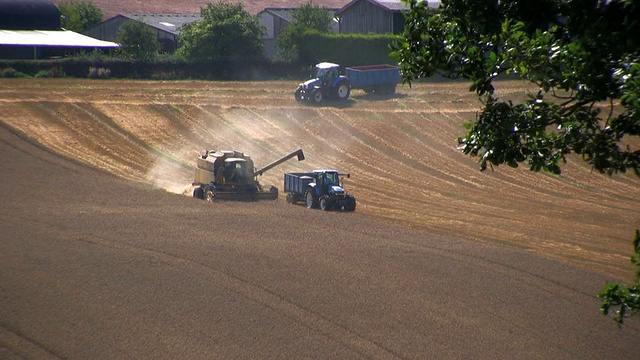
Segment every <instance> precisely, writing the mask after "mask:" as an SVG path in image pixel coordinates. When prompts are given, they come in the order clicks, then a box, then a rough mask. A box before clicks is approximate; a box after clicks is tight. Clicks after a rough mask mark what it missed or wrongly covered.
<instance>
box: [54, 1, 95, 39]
mask: <svg viewBox="0 0 640 360" xmlns="http://www.w3.org/2000/svg"><path fill="white" fill-rule="evenodd" d="M58 9H59V10H60V14H61V16H62V19H61V21H60V25H61V26H62V27H63V28H65V29H67V30H71V31H76V32H80V31H83V30H86V29H89V28H90V27H92V26H95V25H98V24H99V23H101V22H102V16H103V14H102V10H100V8H99V7H97V6H95V5H94V4H93V3H92V2H91V1H84V0H72V1H69V2H64V3H61V4H60V5H58Z"/></svg>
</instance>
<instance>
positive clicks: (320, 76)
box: [295, 62, 351, 104]
mask: <svg viewBox="0 0 640 360" xmlns="http://www.w3.org/2000/svg"><path fill="white" fill-rule="evenodd" d="M350 93H351V84H350V82H349V79H348V78H347V77H346V76H344V75H340V65H338V64H334V63H330V62H321V63H319V64H317V65H316V74H315V78H314V79H311V80H307V81H305V82H304V83H302V84H300V85H298V88H297V89H296V92H295V96H296V100H297V101H310V102H312V103H315V104H320V103H322V102H323V101H324V100H325V99H338V100H347V99H348V98H349V94H350Z"/></svg>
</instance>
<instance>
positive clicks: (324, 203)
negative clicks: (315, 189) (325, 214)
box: [320, 195, 331, 211]
mask: <svg viewBox="0 0 640 360" xmlns="http://www.w3.org/2000/svg"><path fill="white" fill-rule="evenodd" d="M320 210H322V211H329V210H331V206H330V205H329V197H328V196H327V195H322V196H321V197H320Z"/></svg>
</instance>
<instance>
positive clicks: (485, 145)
mask: <svg viewBox="0 0 640 360" xmlns="http://www.w3.org/2000/svg"><path fill="white" fill-rule="evenodd" d="M406 1H407V2H408V3H409V4H410V11H409V12H408V13H407V17H406V21H405V29H404V32H403V34H402V36H401V37H400V39H399V40H398V42H397V44H395V45H394V47H393V56H395V57H396V58H397V59H398V61H399V64H400V67H401V71H402V74H403V77H404V80H405V81H406V82H408V83H411V80H412V79H419V78H427V77H430V76H432V75H434V74H440V75H442V76H445V77H447V78H452V79H455V78H462V79H467V80H469V81H470V82H471V86H470V91H475V92H476V93H477V95H478V96H479V99H480V100H481V102H482V104H483V109H482V110H481V111H480V112H479V113H478V114H477V115H476V120H475V121H474V122H471V123H468V124H465V128H466V129H467V133H466V135H465V136H464V137H461V138H459V139H458V145H459V149H461V150H462V151H463V153H465V154H468V155H471V156H473V157H477V158H478V160H479V165H480V169H481V170H485V169H486V168H487V166H489V167H493V166H498V165H501V164H507V165H509V166H513V167H517V166H518V165H519V164H525V165H526V166H528V167H529V169H530V170H533V171H541V170H542V171H546V172H550V173H553V174H559V173H560V172H561V169H560V167H561V165H562V163H564V162H565V161H566V159H565V157H566V156H567V155H568V154H572V153H573V154H578V155H580V156H581V157H582V159H583V160H584V161H585V162H586V163H588V164H590V165H591V166H592V167H593V168H594V169H595V170H597V171H599V172H601V173H604V174H608V175H613V174H616V173H618V172H626V171H627V170H633V171H634V172H635V174H636V175H637V176H640V150H639V149H638V143H639V142H638V140H639V136H640V37H639V36H638V35H637V34H638V33H640V21H638V19H640V3H639V2H638V1H637V0H537V1H525V0H502V1H495V0H442V7H441V8H440V9H439V10H438V11H437V12H435V13H434V11H433V9H430V8H428V7H427V6H426V2H425V1H416V0H411V1H409V0H406ZM503 75H511V76H514V75H515V76H518V77H519V78H521V79H523V80H524V81H526V82H529V83H530V84H532V86H534V87H535V88H536V89H537V90H536V91H534V92H532V93H531V94H530V95H529V98H528V99H527V100H526V101H523V102H520V103H513V102H511V101H506V100H501V99H499V98H498V97H497V96H496V95H495V92H494V90H495V86H498V85H499V84H498V83H496V82H495V81H494V80H495V79H496V78H498V77H501V76H503ZM636 239H637V238H636ZM635 249H636V252H637V245H636V248H635ZM607 286H608V287H607V288H608V289H609V291H607V290H605V291H603V292H602V293H601V294H600V295H601V297H603V299H604V302H603V312H604V313H605V314H606V313H607V312H608V310H609V308H610V307H616V306H619V307H620V309H619V310H618V311H620V312H618V313H616V314H619V315H622V316H620V317H618V318H616V320H617V321H619V323H622V321H623V318H624V315H628V314H632V313H636V312H637V311H638V300H637V296H638V295H637V294H638V293H637V290H638V286H637V281H636V287H635V288H633V287H631V288H629V287H624V286H621V285H620V286H618V287H617V288H616V289H618V290H620V291H614V290H611V289H612V286H613V287H614V286H615V284H609V285H607ZM634 289H635V290H634ZM626 290H629V291H626ZM634 291H635V292H634ZM634 299H635V300H634Z"/></svg>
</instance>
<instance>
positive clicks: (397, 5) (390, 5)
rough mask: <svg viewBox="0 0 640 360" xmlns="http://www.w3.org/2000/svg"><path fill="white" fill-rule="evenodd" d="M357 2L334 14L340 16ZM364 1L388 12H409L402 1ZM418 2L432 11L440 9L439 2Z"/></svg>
mask: <svg viewBox="0 0 640 360" xmlns="http://www.w3.org/2000/svg"><path fill="white" fill-rule="evenodd" d="M359 1H360V0H353V1H351V2H350V3H348V4H346V5H345V6H343V7H342V9H340V10H338V11H337V13H336V14H338V15H340V14H342V13H343V12H344V11H345V10H347V9H348V8H350V7H351V6H353V5H354V4H356V3H357V2H359ZM365 1H369V2H370V3H373V4H374V5H377V6H379V7H381V8H383V9H385V10H387V11H390V12H404V11H409V10H410V7H409V4H407V3H406V2H404V1H402V0H365ZM418 1H426V2H427V5H428V6H429V7H430V8H432V9H437V8H438V7H440V4H441V0H418Z"/></svg>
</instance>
